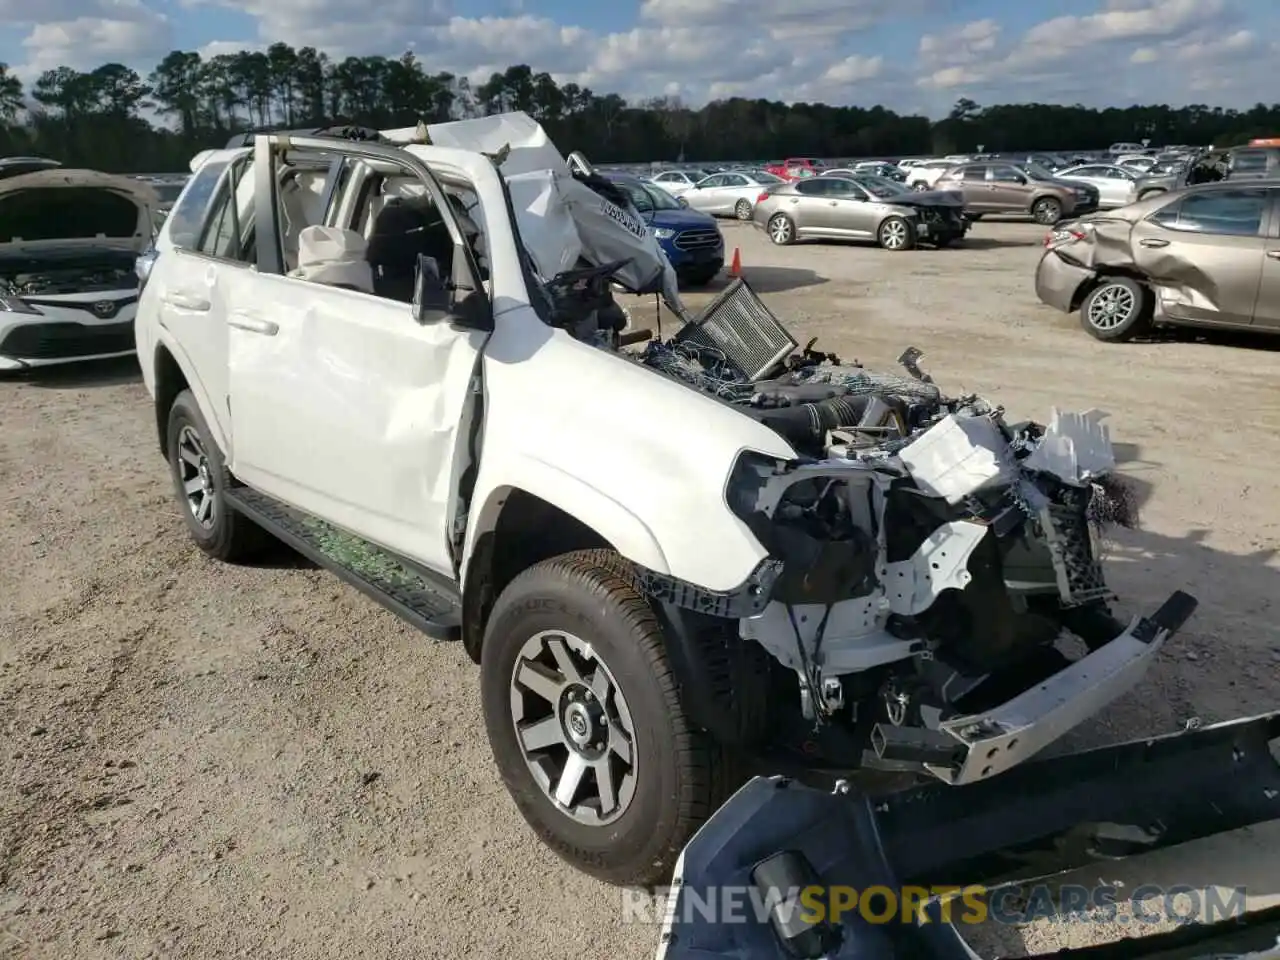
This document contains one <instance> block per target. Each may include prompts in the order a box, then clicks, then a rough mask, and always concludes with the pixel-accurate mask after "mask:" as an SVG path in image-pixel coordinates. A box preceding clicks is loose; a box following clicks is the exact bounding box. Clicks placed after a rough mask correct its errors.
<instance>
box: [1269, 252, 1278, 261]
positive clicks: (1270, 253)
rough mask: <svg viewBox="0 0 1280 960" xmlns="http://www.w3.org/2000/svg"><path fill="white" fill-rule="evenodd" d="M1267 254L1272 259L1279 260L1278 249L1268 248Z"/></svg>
mask: <svg viewBox="0 0 1280 960" xmlns="http://www.w3.org/2000/svg"><path fill="white" fill-rule="evenodd" d="M1267 256H1268V257H1270V258H1271V259H1272V260H1280V250H1268V251H1267Z"/></svg>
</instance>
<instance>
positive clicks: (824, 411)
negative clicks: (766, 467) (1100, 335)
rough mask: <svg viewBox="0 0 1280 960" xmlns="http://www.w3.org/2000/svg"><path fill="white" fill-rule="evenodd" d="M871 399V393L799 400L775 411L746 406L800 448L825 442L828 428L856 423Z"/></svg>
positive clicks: (768, 425)
mask: <svg viewBox="0 0 1280 960" xmlns="http://www.w3.org/2000/svg"><path fill="white" fill-rule="evenodd" d="M870 402H871V397H870V396H869V395H865V394H862V395H857V396H847V397H831V398H830V399H829V400H819V401H817V402H815V403H799V404H796V405H795V406H791V407H775V408H774V409H772V410H761V409H756V408H746V410H745V411H744V412H746V413H749V414H750V415H751V416H753V417H754V418H755V419H757V420H759V421H760V422H761V423H763V424H764V425H765V426H766V427H768V428H769V429H771V430H773V431H774V432H775V433H777V434H778V435H779V436H781V437H782V438H783V439H784V440H787V441H789V442H790V443H792V444H794V445H796V446H798V447H809V446H812V445H813V444H819V445H820V444H821V443H822V441H823V440H824V439H825V438H826V435H827V431H828V430H834V429H836V428H837V427H852V426H856V425H857V424H858V422H859V421H860V420H861V419H862V415H863V414H864V413H865V412H866V410H867V406H868V404H870Z"/></svg>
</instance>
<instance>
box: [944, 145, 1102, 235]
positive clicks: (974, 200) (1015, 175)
mask: <svg viewBox="0 0 1280 960" xmlns="http://www.w3.org/2000/svg"><path fill="white" fill-rule="evenodd" d="M934 189H935V190H958V191H960V192H961V193H963V194H964V205H965V209H966V211H967V212H968V215H969V216H970V217H971V218H972V219H977V218H979V217H981V216H983V215H985V214H988V213H1010V214H1018V213H1021V214H1030V215H1031V217H1033V218H1034V219H1035V221H1036V223H1042V224H1044V225H1045V226H1052V225H1053V224H1055V223H1057V222H1058V221H1059V220H1061V219H1062V218H1063V217H1078V216H1080V215H1081V214H1084V213H1092V212H1093V211H1094V210H1097V209H1098V188H1097V187H1092V186H1089V185H1088V184H1086V183H1074V182H1071V181H1069V180H1059V179H1057V178H1056V177H1055V176H1054V175H1053V174H1052V173H1050V172H1049V171H1048V170H1045V169H1044V168H1043V167H1039V166H1037V165H1036V164H1034V163H1025V164H1013V163H1001V162H999V161H989V162H984V163H962V164H959V165H958V166H955V167H952V168H951V169H950V170H948V171H947V172H946V173H944V174H943V175H942V176H941V177H939V178H938V180H937V183H936V184H935V185H934Z"/></svg>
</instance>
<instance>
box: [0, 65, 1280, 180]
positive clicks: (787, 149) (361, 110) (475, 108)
mask: <svg viewBox="0 0 1280 960" xmlns="http://www.w3.org/2000/svg"><path fill="white" fill-rule="evenodd" d="M508 110H523V111H525V112H527V113H529V114H530V115H531V116H533V117H535V118H537V119H538V120H539V121H540V122H541V123H542V124H543V125H544V126H545V127H546V128H547V130H548V132H549V133H550V135H551V137H552V138H553V139H554V140H555V142H556V143H557V144H559V145H560V146H561V148H562V149H565V150H569V149H577V150H582V151H583V152H584V153H586V155H587V156H589V157H591V158H592V159H593V160H595V161H597V162H622V161H648V160H666V161H679V160H683V161H686V162H695V161H699V160H702V161H714V160H739V161H768V160H777V159H782V158H784V157H788V156H815V157H850V158H851V157H871V156H895V155H901V156H911V155H919V154H941V153H952V152H961V151H974V150H978V149H985V150H986V151H989V152H990V151H1014V150H1087V149H1097V148H1102V147H1105V146H1107V145H1108V144H1110V143H1113V142H1116V141H1137V140H1142V139H1148V140H1150V141H1151V142H1152V143H1153V144H1158V145H1159V144H1193V145H1214V146H1230V145H1233V144H1236V143H1243V142H1245V141H1247V140H1248V139H1250V138H1252V137H1261V136H1276V135H1280V104H1271V105H1266V104H1263V103H1258V104H1256V105H1255V106H1254V107H1252V108H1250V109H1248V110H1233V109H1225V108H1223V107H1214V106H1206V105H1200V104H1196V105H1191V106H1182V107H1172V106H1168V105H1163V104H1160V105H1149V106H1133V107H1124V108H1121V107H1109V108H1107V109H1103V110H1098V109H1094V108H1091V107H1085V106H1081V105H1076V106H1061V105H1055V104H1043V103H1023V104H999V105H994V106H985V107H984V106H980V105H979V104H977V103H974V102H973V101H972V100H968V99H962V100H960V101H958V102H957V103H956V105H955V107H954V108H953V109H952V110H951V112H950V113H949V114H948V115H947V116H946V117H944V118H943V119H941V120H938V121H930V120H929V118H927V117H923V116H909V115H902V114H899V113H895V112H894V111H892V110H889V109H886V108H885V107H882V106H872V107H861V106H848V107H835V106H829V105H827V104H822V103H795V104H785V103H780V102H777V101H772V100H766V99H763V98H761V99H755V100H749V99H744V98H732V99H728V100H716V101H713V102H711V103H708V104H706V105H705V106H703V107H700V108H693V107H690V106H688V105H686V104H684V103H682V102H681V101H680V100H679V99H677V98H673V97H659V98H654V99H650V100H645V101H640V102H628V101H626V100H624V99H623V98H622V97H620V96H618V95H617V94H616V93H604V94H601V93H596V92H595V91H593V90H590V89H588V88H586V87H581V86H578V85H577V84H573V83H566V84H559V83H557V82H556V81H555V80H554V79H553V78H552V76H551V75H550V74H548V73H545V72H535V71H534V70H533V69H532V68H531V67H529V66H528V65H525V64H519V65H516V66H512V67H508V68H507V69H506V70H505V71H504V72H502V73H494V74H493V75H492V76H490V77H489V79H488V80H486V81H484V82H483V83H479V84H474V83H471V82H469V81H468V80H467V78H466V77H461V76H456V75H454V74H452V73H447V72H436V73H432V72H431V71H430V69H429V68H427V67H426V66H425V65H424V64H423V63H422V62H421V61H420V60H419V59H418V58H417V57H416V56H415V55H414V54H413V53H411V52H409V53H405V54H404V55H403V56H401V57H399V58H391V57H382V56H370V57H346V58H344V59H339V58H335V57H329V56H328V55H326V54H325V53H324V52H323V51H320V50H317V49H315V48H314V47H300V48H297V49H295V48H294V47H291V46H289V45H288V44H285V43H275V44H272V45H271V46H270V47H268V48H267V49H266V50H265V51H252V50H243V51H240V52H239V53H224V54H218V55H216V56H212V57H202V56H201V55H200V54H199V53H195V52H190V51H181V50H175V51H173V52H172V53H170V54H169V55H168V56H166V57H165V58H164V59H163V60H161V61H160V63H159V64H157V65H156V67H155V69H154V70H152V71H151V73H150V74H149V75H147V76H143V75H141V74H139V73H138V72H137V71H136V70H134V69H133V68H131V67H128V66H125V65H123V64H119V63H107V64H103V65H102V66H100V67H98V68H97V69H95V70H90V71H88V72H81V71H79V70H74V69H72V68H70V67H58V68H56V69H53V70H46V71H45V72H44V73H42V74H41V75H40V76H39V77H38V78H37V79H36V80H35V81H34V83H32V84H31V86H30V88H29V89H24V86H23V84H22V82H21V81H20V80H19V78H18V77H16V76H14V75H13V73H12V71H11V70H10V69H9V67H8V66H7V65H4V64H0V155H4V156H14V155H35V156H48V157H54V158H56V159H58V160H61V161H62V162H63V163H64V164H66V165H68V166H90V167H94V168H97V169H102V170H108V171H113V172H120V173H143V172H163V171H178V170H185V169H186V167H187V162H188V160H189V158H190V157H191V156H192V155H193V154H194V153H196V152H197V151H199V150H202V149H204V148H207V147H220V146H223V145H225V144H226V142H227V140H228V139H229V138H230V137H231V136H232V135H233V134H235V133H238V132H241V131H243V130H246V129H257V128H262V127H268V126H273V125H277V126H284V127H318V126H328V125H333V124H339V123H341V124H358V125H361V126H370V127H374V128H383V129H385V128H387V127H396V126H412V125H413V124H415V123H417V121H418V120H420V119H425V120H426V121H427V122H429V123H430V122H441V121H445V120H449V119H458V118H462V117H475V116H484V115H488V114H493V113H501V112H504V111H508ZM149 118H155V119H156V122H152V119H149Z"/></svg>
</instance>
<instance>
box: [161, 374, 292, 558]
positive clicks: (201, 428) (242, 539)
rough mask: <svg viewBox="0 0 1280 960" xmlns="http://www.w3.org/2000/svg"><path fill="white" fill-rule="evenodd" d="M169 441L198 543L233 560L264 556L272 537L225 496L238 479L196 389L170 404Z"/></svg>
mask: <svg viewBox="0 0 1280 960" xmlns="http://www.w3.org/2000/svg"><path fill="white" fill-rule="evenodd" d="M167 441H168V451H169V473H170V475H171V476H172V477H173V489H174V493H175V494H176V495H177V498H178V504H179V506H180V507H181V508H182V517H183V520H184V521H185V522H186V524H187V532H188V533H190V534H191V539H192V540H194V541H195V544H196V546H197V547H199V548H200V549H201V550H202V551H204V552H205V553H206V554H208V555H209V556H211V557H213V558H214V559H215V560H222V561H224V562H227V563H238V562H241V561H244V560H250V559H252V558H254V557H255V556H257V555H258V554H260V553H261V552H262V551H263V549H264V548H265V547H266V546H267V545H268V544H270V543H271V542H272V537H271V535H270V534H269V533H267V532H266V531H265V530H263V529H262V528H261V527H260V526H258V525H257V524H256V523H254V522H253V521H252V520H250V519H249V518H248V517H246V516H244V515H243V514H241V513H237V512H236V511H235V510H232V509H231V507H230V505H229V504H228V503H227V501H226V497H225V496H224V494H225V492H226V491H227V490H228V489H229V488H230V487H232V486H234V484H235V478H233V477H232V476H231V472H230V471H229V470H228V469H227V465H226V462H225V461H224V460H223V457H222V451H221V450H220V449H218V444H217V443H216V442H215V441H214V439H213V434H212V433H211V432H210V430H209V424H208V423H207V422H206V421H205V419H204V414H203V413H201V412H200V406H199V405H198V404H197V403H196V398H195V396H194V395H193V394H192V393H191V391H190V390H183V391H182V392H181V393H179V394H178V396H177V397H175V398H174V401H173V406H172V407H170V408H169V427H168V432H167Z"/></svg>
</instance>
